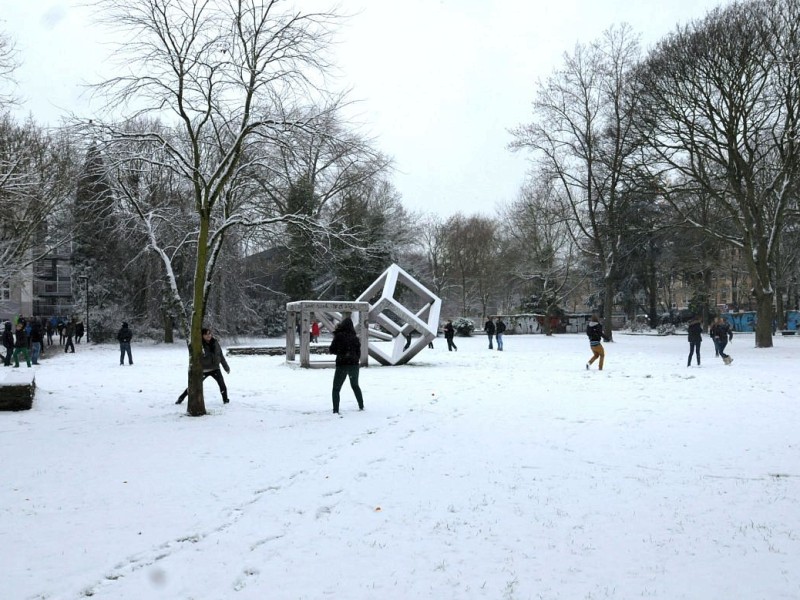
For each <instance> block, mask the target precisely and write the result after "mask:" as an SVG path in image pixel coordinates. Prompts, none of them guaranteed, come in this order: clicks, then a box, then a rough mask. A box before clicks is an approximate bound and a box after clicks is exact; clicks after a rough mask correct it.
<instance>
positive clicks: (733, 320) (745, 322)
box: [722, 311, 756, 332]
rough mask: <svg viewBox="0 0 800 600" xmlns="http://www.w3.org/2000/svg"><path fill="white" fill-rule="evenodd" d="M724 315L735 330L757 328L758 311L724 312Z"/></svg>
mask: <svg viewBox="0 0 800 600" xmlns="http://www.w3.org/2000/svg"><path fill="white" fill-rule="evenodd" d="M722 317H723V318H724V319H725V320H726V321H727V322H728V325H730V326H731V329H733V330H734V331H740V332H742V331H744V332H747V331H755V330H756V313H755V311H752V312H750V311H749V312H739V313H722Z"/></svg>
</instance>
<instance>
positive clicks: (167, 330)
mask: <svg viewBox="0 0 800 600" xmlns="http://www.w3.org/2000/svg"><path fill="white" fill-rule="evenodd" d="M174 342H175V338H174V336H173V327H172V315H171V314H169V313H167V312H165V313H164V343H165V344H172V343H174Z"/></svg>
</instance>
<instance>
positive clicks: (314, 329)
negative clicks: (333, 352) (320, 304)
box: [311, 321, 319, 344]
mask: <svg viewBox="0 0 800 600" xmlns="http://www.w3.org/2000/svg"><path fill="white" fill-rule="evenodd" d="M318 340H319V323H318V322H317V321H311V342H312V343H313V344H316V343H317V341H318Z"/></svg>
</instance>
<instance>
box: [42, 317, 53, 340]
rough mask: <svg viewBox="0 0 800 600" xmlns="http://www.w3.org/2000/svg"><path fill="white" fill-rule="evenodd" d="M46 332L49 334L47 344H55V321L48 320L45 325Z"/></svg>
mask: <svg viewBox="0 0 800 600" xmlns="http://www.w3.org/2000/svg"><path fill="white" fill-rule="evenodd" d="M44 332H45V333H46V334H47V345H48V346H52V345H53V321H52V320H48V321H47V323H45V326H44Z"/></svg>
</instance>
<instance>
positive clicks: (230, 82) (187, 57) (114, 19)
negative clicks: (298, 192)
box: [91, 0, 336, 415]
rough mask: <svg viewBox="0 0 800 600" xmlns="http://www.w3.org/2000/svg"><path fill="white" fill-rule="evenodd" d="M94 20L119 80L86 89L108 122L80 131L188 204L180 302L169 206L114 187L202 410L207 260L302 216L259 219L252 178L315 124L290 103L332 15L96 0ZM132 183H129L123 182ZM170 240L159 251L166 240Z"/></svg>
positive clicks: (311, 81)
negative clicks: (178, 339) (149, 170)
mask: <svg viewBox="0 0 800 600" xmlns="http://www.w3.org/2000/svg"><path fill="white" fill-rule="evenodd" d="M98 8H99V9H100V11H101V13H100V14H101V15H102V17H103V18H104V19H105V20H106V21H107V22H108V23H109V24H110V25H112V26H114V27H117V28H118V29H119V31H120V32H121V34H124V39H122V40H121V44H120V48H119V52H120V56H121V57H122V58H123V62H122V64H120V67H119V69H120V70H119V75H118V76H117V77H114V78H113V79H110V80H108V81H105V82H103V83H101V84H100V85H98V87H97V90H98V92H99V93H102V94H104V96H105V98H106V99H107V101H108V104H109V107H110V111H111V112H110V117H111V118H110V120H108V121H98V120H95V121H94V122H93V123H92V124H91V126H92V127H91V128H92V130H93V134H94V136H95V137H96V138H97V139H98V140H101V142H100V143H101V144H102V145H103V146H104V147H105V150H106V151H107V155H108V156H111V155H113V156H114V161H115V162H114V163H113V164H110V165H109V168H111V169H116V170H118V172H120V173H122V172H124V171H126V170H127V171H130V170H131V169H130V168H126V163H129V164H131V165H135V164H137V163H154V164H158V165H159V166H160V167H161V168H162V169H164V170H166V171H168V172H170V173H171V174H172V175H173V176H174V177H176V178H179V179H180V180H182V181H183V182H184V183H185V189H186V192H187V193H188V197H189V199H190V205H191V206H192V214H191V219H190V222H191V223H192V225H193V229H192V232H191V236H189V238H187V240H185V243H190V244H191V245H192V248H193V250H194V256H193V260H194V265H193V271H194V275H193V284H192V287H191V295H190V297H189V298H187V299H184V298H183V297H182V296H181V289H180V286H179V284H178V281H177V279H176V277H175V274H174V270H173V265H172V261H171V257H172V255H173V254H172V252H173V251H174V247H172V246H170V245H165V244H164V243H163V242H162V239H161V238H160V232H161V231H162V230H164V229H168V228H169V227H170V224H169V220H170V219H172V218H174V216H175V215H174V208H172V207H171V206H163V205H161V206H160V205H158V204H153V203H150V202H142V198H145V197H147V196H146V195H143V194H142V192H143V190H142V189H141V186H138V185H133V184H132V183H131V181H129V180H126V179H125V178H124V177H120V178H118V179H117V191H118V193H119V194H120V195H121V196H123V197H124V199H125V201H126V202H128V203H129V204H130V206H131V207H132V209H133V210H134V212H135V213H136V214H138V216H139V220H140V221H139V222H140V225H141V226H142V227H144V229H145V231H146V232H147V235H148V241H149V245H150V248H151V249H152V250H153V251H155V252H156V253H157V254H158V255H159V256H160V257H161V259H162V263H163V266H164V269H165V273H166V277H167V280H168V281H169V284H170V289H171V291H172V294H173V302H174V305H175V306H176V307H181V308H183V309H185V311H186V312H185V313H184V312H181V313H180V314H179V315H178V316H179V317H180V318H181V319H182V321H183V324H184V329H185V330H186V333H187V343H188V347H189V374H188V382H189V385H188V387H189V402H188V413H189V414H190V415H203V414H205V412H206V410H205V403H204V399H203V385H202V380H203V371H202V365H201V362H200V359H201V354H202V339H201V335H200V332H201V328H202V327H203V326H204V325H206V323H204V321H205V318H206V308H207V305H208V301H209V294H210V293H211V291H212V287H213V281H214V275H215V272H216V268H217V259H218V257H219V254H220V251H221V249H222V248H223V244H224V241H225V238H226V235H227V234H228V232H229V231H231V230H232V229H233V228H237V227H241V226H264V227H269V226H270V225H275V224H276V223H279V222H285V221H287V220H297V221H298V222H302V223H307V222H308V219H307V217H306V216H305V215H271V216H263V215H262V216H259V215H258V211H257V208H258V204H259V201H260V200H262V199H263V197H262V196H259V195H258V194H257V190H256V186H255V185H254V181H253V174H254V172H255V171H256V170H257V168H258V167H259V166H260V164H261V162H262V161H264V160H267V159H268V158H269V157H268V156H265V155H264V153H263V152H261V151H259V147H263V146H264V145H265V141H269V140H272V141H273V142H274V143H275V144H280V143H281V142H282V141H283V140H284V139H286V137H287V133H288V132H291V131H294V130H298V129H302V130H307V131H314V130H317V129H318V128H319V125H320V124H321V123H320V121H321V118H320V115H318V114H313V113H312V114H307V115H306V116H304V117H303V118H297V119H295V118H287V115H293V114H298V111H293V110H291V109H290V108H291V106H292V105H295V106H300V105H305V106H308V105H312V104H314V102H313V101H312V100H313V98H315V97H316V96H319V95H320V94H321V89H320V87H319V84H320V82H321V81H322V77H323V75H324V71H325V69H326V68H327V66H328V63H327V62H326V58H325V48H326V46H327V44H328V42H329V41H330V38H331V34H332V25H333V23H334V22H335V20H336V18H335V16H334V15H332V14H328V13H303V12H298V11H295V10H294V9H293V7H292V5H291V4H290V3H289V2H286V1H283V0H274V1H271V2H266V3H264V2H260V1H259V0H230V1H223V2H208V1H201V2H193V1H189V0H99V2H98ZM120 115H124V116H125V117H126V118H129V119H133V118H140V117H142V116H145V115H146V116H148V117H150V118H158V119H160V120H161V121H162V122H163V123H164V124H165V125H166V127H167V131H168V132H169V133H166V132H165V131H164V130H163V129H159V128H153V129H152V130H150V131H146V132H131V131H129V130H128V129H126V128H125V127H124V126H119V125H117V124H116V123H115V121H119V117H120ZM134 183H135V181H134ZM172 241H173V240H172V239H171V238H170V244H171V243H172Z"/></svg>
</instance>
